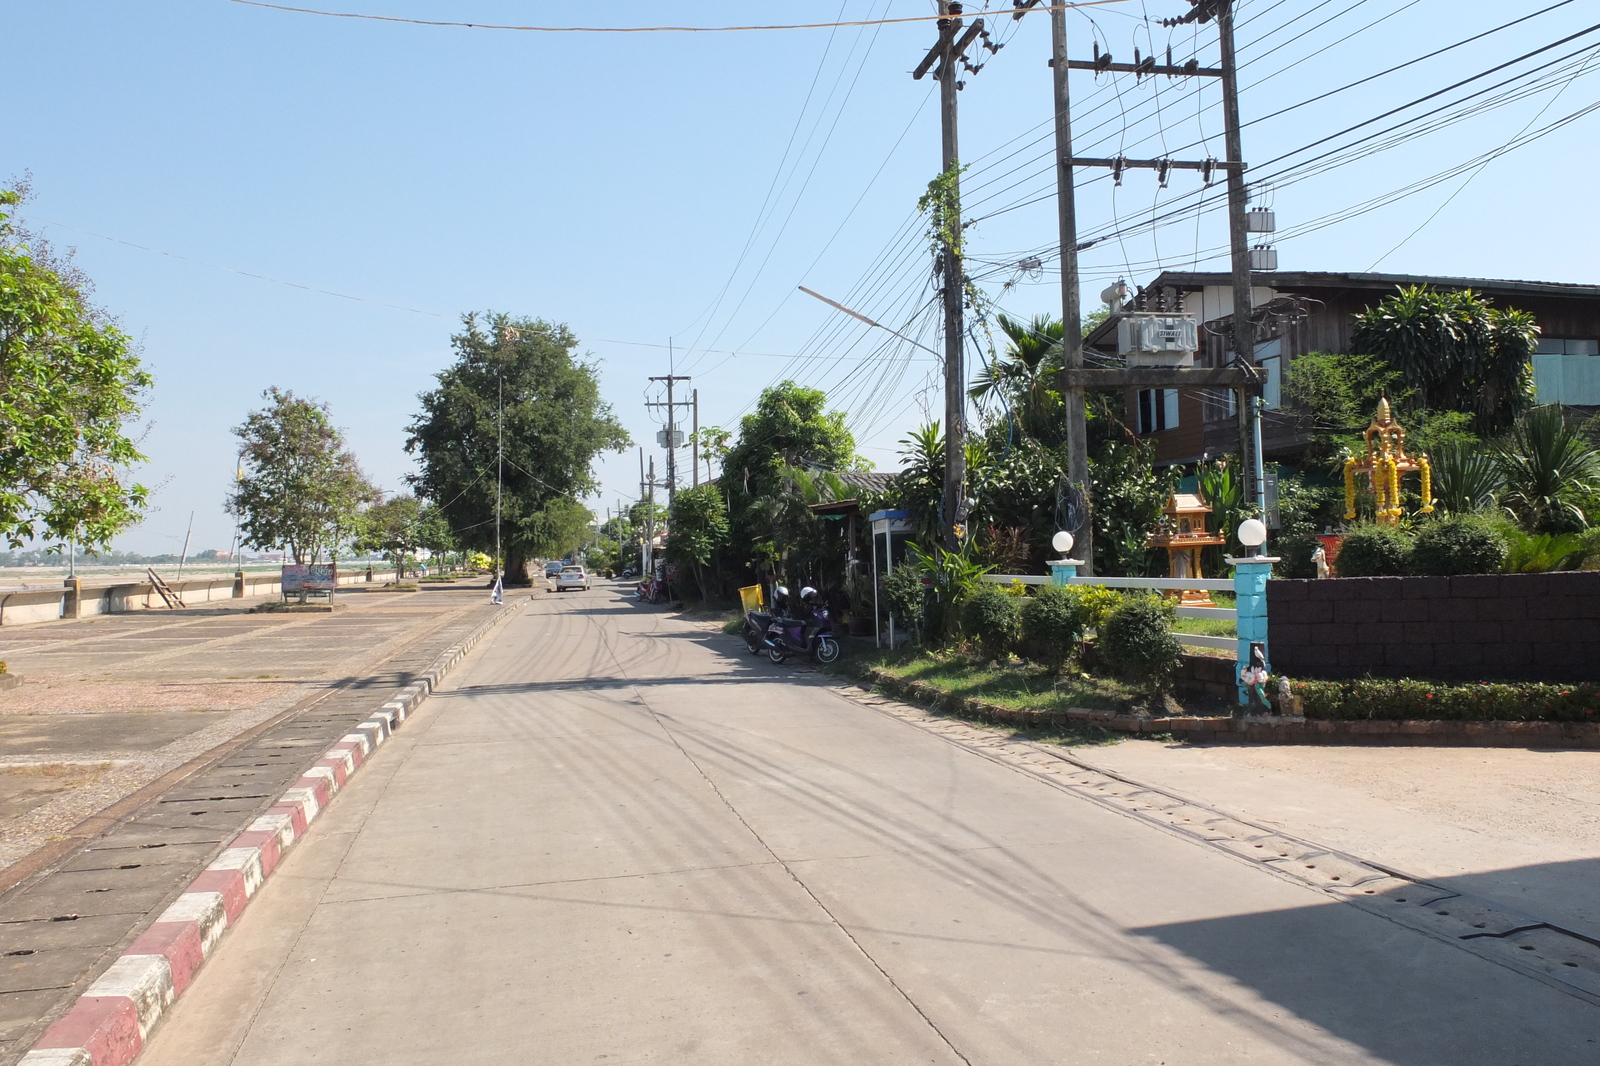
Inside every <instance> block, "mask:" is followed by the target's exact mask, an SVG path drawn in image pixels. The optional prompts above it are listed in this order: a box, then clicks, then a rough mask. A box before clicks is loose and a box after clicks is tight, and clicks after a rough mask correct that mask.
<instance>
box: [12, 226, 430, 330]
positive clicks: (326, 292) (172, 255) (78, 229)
mask: <svg viewBox="0 0 1600 1066" xmlns="http://www.w3.org/2000/svg"><path fill="white" fill-rule="evenodd" d="M24 221H31V222H33V223H36V224H40V225H45V226H54V227H56V228H57V229H67V230H72V231H73V232H74V233H82V234H86V235H87V236H90V237H98V238H100V239H101V240H103V241H110V242H111V243H112V244H122V245H126V246H127V247H129V248H137V249H139V251H141V252H150V253H151V254H152V255H164V256H166V257H167V258H168V259H179V260H182V261H183V262H185V263H193V264H195V265H196V266H203V267H206V268H208V269H211V270H221V271H224V272H226V273H229V274H238V275H239V276H240V277H245V278H254V279H256V280H257V281H267V282H271V283H272V284H274V285H286V286H288V287H289V288H291V289H304V290H305V291H306V292H315V293H320V294H321V295H323V296H337V297H338V298H339V299H341V300H353V301H355V302H356V303H363V304H376V305H378V306H379V307H387V308H390V309H391V310H395V311H408V312H410V313H411V314H414V315H429V316H431V317H433V318H444V317H445V316H444V315H442V314H440V313H439V312H438V311H424V310H421V309H420V308H416V307H406V306H405V305H403V304H392V303H386V302H384V301H383V300H369V299H367V298H366V297H365V296H351V295H350V294H349V293H347V292H335V291H334V290H332V289H320V288H318V287H317V286H315V285H306V284H303V283H301V282H298V281H285V280H284V279H283V278H274V277H268V276H267V275H266V274H256V273H253V272H252V271H249V270H240V269H238V268H237V267H230V266H223V265H222V264H220V263H208V262H206V261H205V260H203V259H194V258H192V257H190V256H187V255H179V254H178V253H177V252H167V251H163V250H162V249H160V248H151V247H150V246H149V245H145V244H135V243H134V242H133V241H125V240H123V239H122V238H121V237H111V236H107V235H106V234H104V233H96V232H95V231H94V230H90V229H84V228H83V227H82V226H69V225H67V224H66V223H65V222H51V221H50V220H49V219H47V218H39V217H38V216H37V215H35V216H32V218H31V219H24Z"/></svg>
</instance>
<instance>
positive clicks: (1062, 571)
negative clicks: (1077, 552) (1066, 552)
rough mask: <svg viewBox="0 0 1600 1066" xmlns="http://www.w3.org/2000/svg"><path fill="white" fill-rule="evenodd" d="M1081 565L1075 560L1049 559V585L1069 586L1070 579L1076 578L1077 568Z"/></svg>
mask: <svg viewBox="0 0 1600 1066" xmlns="http://www.w3.org/2000/svg"><path fill="white" fill-rule="evenodd" d="M1081 565H1083V564H1082V563H1081V562H1080V561H1079V560H1077V559H1051V560H1050V584H1052V585H1070V584H1071V583H1072V582H1071V581H1070V580H1069V579H1070V578H1074V577H1077V576H1078V567H1079V566H1081Z"/></svg>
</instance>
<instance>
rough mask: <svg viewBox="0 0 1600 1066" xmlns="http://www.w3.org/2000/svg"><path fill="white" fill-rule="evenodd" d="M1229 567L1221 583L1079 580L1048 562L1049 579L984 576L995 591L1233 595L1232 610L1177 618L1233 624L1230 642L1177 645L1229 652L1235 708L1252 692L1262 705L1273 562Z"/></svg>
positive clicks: (1070, 562) (1074, 570)
mask: <svg viewBox="0 0 1600 1066" xmlns="http://www.w3.org/2000/svg"><path fill="white" fill-rule="evenodd" d="M1225 561H1226V562H1227V564H1228V565H1229V566H1231V567H1233V577H1232V578H1221V577H1079V576H1078V567H1080V566H1082V565H1083V564H1082V563H1081V562H1080V561H1079V560H1076V559H1052V560H1050V576H1049V577H1047V578H1046V577H1035V576H1023V575H1012V574H985V575H984V578H983V579H984V580H985V581H990V582H993V583H995V584H999V585H1007V584H1010V583H1011V582H1012V581H1013V580H1018V581H1021V582H1023V583H1024V584H1028V585H1044V584H1053V585H1102V586H1105V587H1107V588H1122V589H1129V588H1132V589H1163V590H1169V591H1178V592H1181V591H1183V590H1185V589H1200V590H1207V591H1215V592H1232V593H1233V595H1234V603H1235V605H1236V606H1235V607H1234V608H1232V609H1230V608H1226V607H1179V608H1178V615H1179V617H1182V618H1217V619H1222V620H1227V621H1232V622H1233V627H1234V634H1235V635H1234V636H1232V637H1209V636H1202V635H1200V634H1196V633H1174V634H1173V636H1175V637H1177V638H1178V641H1179V643H1181V644H1185V645H1188V646H1189V647H1191V648H1214V649H1217V650H1221V651H1232V652H1234V655H1235V658H1234V682H1235V687H1236V690H1237V692H1238V697H1239V702H1240V703H1241V704H1248V703H1249V702H1250V701H1251V698H1252V694H1251V689H1252V686H1254V691H1255V696H1256V698H1258V699H1260V700H1261V701H1262V702H1264V700H1265V697H1264V696H1263V695H1262V692H1261V687H1260V685H1261V682H1262V680H1263V679H1264V678H1265V677H1266V674H1267V673H1268V672H1270V671H1271V669H1272V666H1271V663H1270V661H1269V660H1268V658H1267V584H1268V582H1267V578H1268V577H1269V576H1271V574H1272V564H1273V563H1276V562H1279V560H1278V559H1276V558H1274V557H1272V556H1269V555H1246V556H1241V557H1239V558H1232V557H1230V558H1228V559H1226V560H1225Z"/></svg>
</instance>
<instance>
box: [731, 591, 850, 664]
mask: <svg viewBox="0 0 1600 1066" xmlns="http://www.w3.org/2000/svg"><path fill="white" fill-rule="evenodd" d="M800 603H801V609H802V612H803V613H805V612H809V613H810V615H811V618H810V620H809V621H808V620H805V619H801V618H785V617H781V616H766V617H767V625H766V629H765V630H764V631H762V640H761V644H762V646H763V647H764V648H765V649H766V652H767V658H768V659H769V660H771V661H772V662H775V663H781V662H783V661H784V660H785V659H787V658H788V657H789V656H791V655H810V656H813V657H815V658H816V660H817V662H819V663H831V662H834V661H835V660H837V659H838V658H839V653H840V650H841V649H840V647H839V640H838V638H837V637H835V636H834V635H833V619H832V617H831V616H830V614H829V613H828V608H827V607H826V606H825V605H824V604H823V603H822V601H821V598H820V597H819V596H818V595H817V592H816V590H815V589H809V588H808V589H805V590H803V591H802V592H801V593H800ZM752 615H757V612H755V611H751V612H750V613H749V614H747V615H745V631H746V633H748V632H749V631H750V630H751V628H752V627H753V626H756V625H758V624H759V623H758V622H757V620H756V618H752V617H751V616H752ZM758 617H759V616H758ZM745 643H747V644H749V643H750V638H749V636H746V637H745ZM750 650H751V651H752V652H755V651H756V650H757V649H756V648H755V647H754V646H752V647H751V649H750Z"/></svg>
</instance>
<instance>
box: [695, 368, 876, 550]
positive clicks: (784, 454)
mask: <svg viewBox="0 0 1600 1066" xmlns="http://www.w3.org/2000/svg"><path fill="white" fill-rule="evenodd" d="M827 401H828V398H827V396H826V394H824V393H823V392H822V390H821V389H808V388H805V387H804V386H801V385H796V384H795V383H794V382H792V381H785V382H782V383H781V384H778V385H774V386H772V387H771V388H768V389H766V390H765V391H763V392H762V394H761V399H760V400H758V401H757V402H756V409H755V410H754V411H752V412H751V413H750V414H748V415H745V416H744V418H743V419H741V420H740V422H739V439H738V440H737V441H736V442H735V443H734V445H733V447H732V448H729V449H728V452H727V454H726V455H725V456H724V457H723V462H722V475H721V478H720V479H719V480H720V484H721V486H722V488H723V490H724V492H725V493H726V499H727V502H728V505H729V507H728V511H729V526H730V534H729V538H728V539H729V541H730V543H732V544H736V545H740V546H741V548H742V550H743V551H744V553H745V559H746V561H748V562H750V563H754V564H764V565H781V564H782V562H783V561H784V560H789V561H795V560H797V559H799V558H800V556H803V555H805V554H806V553H805V552H801V553H800V555H796V552H795V550H794V549H796V548H799V547H803V545H802V544H801V543H800V542H801V541H804V540H806V536H805V529H802V526H801V524H800V523H799V522H797V521H796V518H797V515H798V512H797V511H796V509H795V507H796V501H797V500H800V499H801V497H802V496H803V491H804V489H803V486H802V484H801V481H802V480H804V482H805V483H806V484H814V482H815V477H814V475H815V474H816V473H820V472H825V471H842V470H849V469H852V468H853V467H855V466H856V465H857V460H856V453H855V438H854V437H853V436H851V434H850V430H849V429H848V428H846V426H845V422H844V413H843V412H841V411H829V410H828V409H827ZM796 470H798V471H801V472H808V471H809V472H812V476H808V477H807V478H805V479H797V478H796V477H795V476H794V471H796ZM813 502H814V501H813ZM800 506H801V507H803V503H801V504H800ZM809 518H810V516H809V514H807V515H806V519H807V520H809ZM812 524H814V523H812ZM807 528H809V527H807ZM794 538H799V539H798V540H795V539H794ZM797 565H798V564H797Z"/></svg>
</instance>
